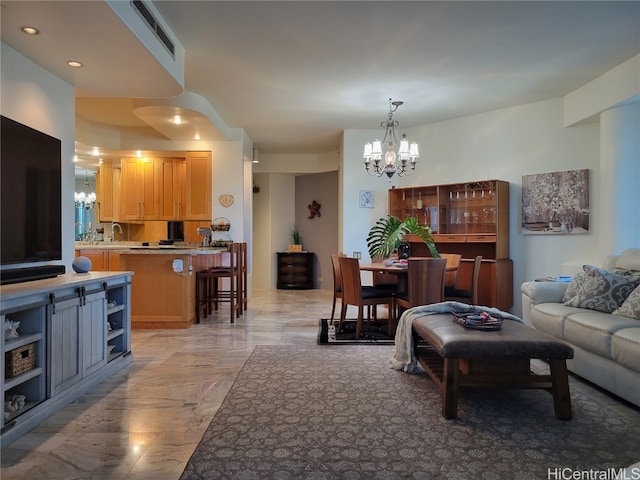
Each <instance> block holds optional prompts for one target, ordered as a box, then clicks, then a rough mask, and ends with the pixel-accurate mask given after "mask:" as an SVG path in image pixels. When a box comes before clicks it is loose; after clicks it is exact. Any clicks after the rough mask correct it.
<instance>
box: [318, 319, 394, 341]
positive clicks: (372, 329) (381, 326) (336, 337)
mask: <svg viewBox="0 0 640 480" xmlns="http://www.w3.org/2000/svg"><path fill="white" fill-rule="evenodd" d="M332 327H334V328H332ZM337 327H338V320H334V321H333V325H332V324H331V320H328V319H326V318H323V319H321V320H320V329H319V331H318V345H353V344H359V343H360V344H376V345H393V342H394V339H393V337H390V336H389V335H387V323H386V321H385V322H384V323H383V322H373V321H371V322H369V323H367V322H364V325H363V327H362V330H361V332H360V338H359V339H358V340H356V321H355V320H345V321H344V322H342V328H341V329H340V331H339V332H336V331H335V330H336V329H337Z"/></svg>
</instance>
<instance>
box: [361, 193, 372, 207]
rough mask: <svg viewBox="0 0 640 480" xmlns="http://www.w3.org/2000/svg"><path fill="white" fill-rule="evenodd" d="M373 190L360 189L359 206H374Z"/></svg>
mask: <svg viewBox="0 0 640 480" xmlns="http://www.w3.org/2000/svg"><path fill="white" fill-rule="evenodd" d="M374 193H375V192H374V191H373V190H360V208H373V207H375V196H374Z"/></svg>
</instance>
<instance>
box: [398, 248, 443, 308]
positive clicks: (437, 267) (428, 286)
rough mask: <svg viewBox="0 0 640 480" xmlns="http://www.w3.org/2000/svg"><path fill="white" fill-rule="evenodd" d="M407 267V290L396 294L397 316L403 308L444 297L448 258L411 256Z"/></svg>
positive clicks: (434, 301)
mask: <svg viewBox="0 0 640 480" xmlns="http://www.w3.org/2000/svg"><path fill="white" fill-rule="evenodd" d="M407 268H408V271H407V291H406V292H401V293H397V294H396V295H395V301H396V307H397V309H398V312H397V313H396V318H399V314H400V310H401V309H406V308H410V307H416V306H418V305H429V304H431V303H439V302H442V300H443V298H444V279H445V270H446V268H447V260H446V259H444V258H409V261H408V266H407Z"/></svg>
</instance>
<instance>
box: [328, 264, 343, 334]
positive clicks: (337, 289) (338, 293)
mask: <svg viewBox="0 0 640 480" xmlns="http://www.w3.org/2000/svg"><path fill="white" fill-rule="evenodd" d="M340 257H346V255H345V254H344V253H332V254H331V265H332V267H333V307H331V321H332V322H333V317H334V316H335V313H336V301H337V300H338V299H341V300H342V273H341V272H340V262H339V261H338V258H340Z"/></svg>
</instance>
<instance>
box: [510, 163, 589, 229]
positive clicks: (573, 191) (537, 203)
mask: <svg viewBox="0 0 640 480" xmlns="http://www.w3.org/2000/svg"><path fill="white" fill-rule="evenodd" d="M588 232H589V170H588V169H584V170H569V171H566V172H551V173H538V174H534V175H523V176H522V233H523V234H525V235H550V234H568V233H571V234H576V233H588Z"/></svg>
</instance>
